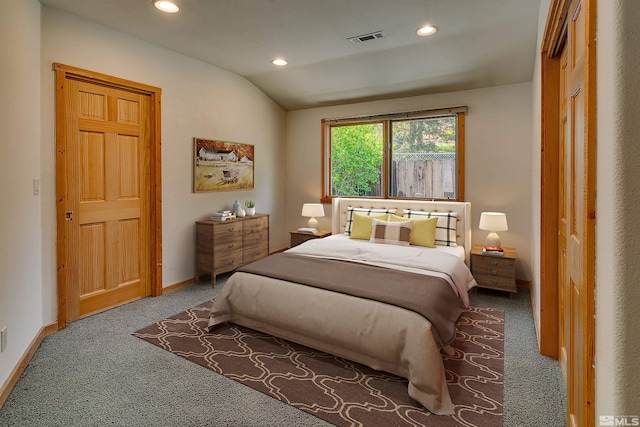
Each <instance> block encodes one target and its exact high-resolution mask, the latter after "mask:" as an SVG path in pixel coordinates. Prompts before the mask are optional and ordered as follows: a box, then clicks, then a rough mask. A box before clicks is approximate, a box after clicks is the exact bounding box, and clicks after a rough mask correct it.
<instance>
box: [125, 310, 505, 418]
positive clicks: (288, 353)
mask: <svg viewBox="0 0 640 427" xmlns="http://www.w3.org/2000/svg"><path fill="white" fill-rule="evenodd" d="M210 306H211V301H208V302H206V303H203V304H200V305H198V306H196V307H194V308H192V309H189V310H186V311H184V312H182V313H179V314H177V315H175V316H172V317H170V318H168V319H165V320H162V321H160V322H157V323H154V324H152V325H150V326H147V327H146V328H143V329H141V330H139V331H137V332H135V333H134V334H133V335H135V336H137V337H139V338H141V339H143V340H145V341H148V342H150V343H152V344H154V345H157V346H159V347H161V348H163V349H165V350H167V351H170V352H172V353H174V354H177V355H179V356H182V357H184V358H186V359H188V360H191V361H193V362H195V363H197V364H199V365H202V366H204V367H206V368H209V369H212V370H213V371H215V372H218V373H220V374H222V375H225V376H227V377H229V378H232V379H234V380H236V381H238V382H240V383H242V384H245V385H247V386H249V387H252V388H254V389H256V390H259V391H261V392H263V393H266V394H267V395H269V396H272V397H274V398H276V399H279V400H281V401H283V402H285V403H287V404H289V405H292V406H294V407H296V408H299V409H301V410H303V411H306V412H308V413H311V414H313V415H315V416H317V417H319V418H321V419H323V420H326V421H328V422H330V423H333V424H335V425H338V426H351V425H364V426H460V425H464V426H491V427H493V426H496V425H502V390H503V344H504V341H503V331H504V320H503V317H504V314H503V312H502V311H501V310H493V309H487V308H477V307H472V308H471V309H470V310H469V311H468V312H465V313H464V314H463V315H462V317H461V318H460V320H459V322H458V333H457V339H456V342H455V344H454V348H455V349H456V351H455V354H454V355H453V356H446V355H443V359H444V365H445V370H446V374H447V383H448V385H449V391H450V394H451V399H452V400H453V403H454V405H456V408H455V414H454V415H452V416H436V415H433V414H431V413H429V412H428V411H426V410H425V409H424V408H423V407H422V406H420V405H419V404H418V403H417V402H416V401H414V400H413V399H412V398H411V397H409V395H408V394H407V380H406V379H404V378H400V377H397V376H395V375H391V374H387V373H384V372H380V371H375V370H373V369H370V368H368V367H366V366H363V365H360V364H356V363H353V362H350V361H348V360H345V359H342V358H339V357H335V356H332V355H329V354H326V353H323V352H320V351H317V350H313V349H310V348H308V347H304V346H300V345H297V344H294V343H291V342H289V341H285V340H282V339H278V338H274V337H272V336H269V335H266V334H263V333H260V332H256V331H253V330H251V329H247V328H244V327H241V326H237V325H232V324H226V325H222V326H220V327H218V328H216V330H215V332H213V333H208V332H206V330H205V329H204V328H205V326H206V325H207V319H208V315H209V307H210Z"/></svg>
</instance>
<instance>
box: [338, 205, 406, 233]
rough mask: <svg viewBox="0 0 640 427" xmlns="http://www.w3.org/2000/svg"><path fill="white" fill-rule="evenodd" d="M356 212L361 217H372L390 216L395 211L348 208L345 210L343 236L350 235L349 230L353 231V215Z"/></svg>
mask: <svg viewBox="0 0 640 427" xmlns="http://www.w3.org/2000/svg"><path fill="white" fill-rule="evenodd" d="M354 212H357V213H359V214H361V215H367V216H374V215H381V214H390V213H396V210H395V209H384V208H383V209H367V208H354V207H352V206H349V207H348V208H347V223H346V224H345V228H344V234H345V235H347V236H350V235H351V230H352V229H353V213H354Z"/></svg>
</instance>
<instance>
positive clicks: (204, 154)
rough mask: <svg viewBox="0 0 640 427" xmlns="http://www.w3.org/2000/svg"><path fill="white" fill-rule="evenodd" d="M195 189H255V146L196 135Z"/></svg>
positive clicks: (198, 191) (204, 190)
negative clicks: (197, 136)
mask: <svg viewBox="0 0 640 427" xmlns="http://www.w3.org/2000/svg"><path fill="white" fill-rule="evenodd" d="M193 147H194V150H193V191H194V192H195V193H202V192H209V191H231V190H251V189H253V162H254V160H255V156H254V149H253V145H250V144H242V143H239V142H229V141H219V140H215V139H202V138H193Z"/></svg>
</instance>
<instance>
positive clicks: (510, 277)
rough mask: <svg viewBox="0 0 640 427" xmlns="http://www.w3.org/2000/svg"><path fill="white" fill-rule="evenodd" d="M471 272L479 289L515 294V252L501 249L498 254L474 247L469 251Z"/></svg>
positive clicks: (509, 249)
mask: <svg viewBox="0 0 640 427" xmlns="http://www.w3.org/2000/svg"><path fill="white" fill-rule="evenodd" d="M471 272H472V273H473V277H474V278H475V279H476V282H477V283H478V287H480V288H488V289H496V290H499V291H507V292H512V293H516V292H517V291H518V290H517V287H516V250H515V249H514V248H502V252H501V253H500V254H497V253H496V254H492V253H491V251H485V249H484V246H482V245H475V246H474V247H473V249H472V250H471Z"/></svg>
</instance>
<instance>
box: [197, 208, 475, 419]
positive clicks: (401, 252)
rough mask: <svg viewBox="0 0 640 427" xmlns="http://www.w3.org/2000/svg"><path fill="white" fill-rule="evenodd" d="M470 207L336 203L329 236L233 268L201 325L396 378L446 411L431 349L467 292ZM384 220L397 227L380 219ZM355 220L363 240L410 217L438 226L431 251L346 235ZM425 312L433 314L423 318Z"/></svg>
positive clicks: (437, 410) (439, 344)
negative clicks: (290, 344)
mask: <svg viewBox="0 0 640 427" xmlns="http://www.w3.org/2000/svg"><path fill="white" fill-rule="evenodd" d="M470 210H471V206H470V204H469V203H465V202H427V201H414V200H380V199H351V198H335V199H333V201H332V235H331V236H329V237H326V238H324V239H312V240H309V241H307V242H305V243H303V244H301V245H299V246H296V247H294V248H291V249H289V250H287V251H285V252H284V253H282V254H275V255H272V256H270V257H267V258H265V259H263V260H260V261H258V262H256V263H252V264H249V265H247V266H244V267H242V268H241V269H239V270H238V271H236V272H235V273H234V274H233V275H232V276H231V277H229V279H228V280H227V282H226V284H225V285H224V287H223V288H222V290H221V291H220V293H219V295H218V297H217V298H216V300H215V302H214V304H213V306H212V308H211V315H210V319H209V326H208V328H209V330H210V331H211V330H213V328H215V326H216V325H218V324H221V323H224V322H232V323H237V324H239V325H243V326H246V327H248V328H252V329H255V330H258V331H261V332H265V333H268V334H271V335H274V336H278V337H281V338H284V339H288V340H291V341H294V342H297V343H299V344H302V345H306V346H308V347H312V348H316V349H318V350H322V351H326V352H328V353H331V354H335V355H337V356H341V357H344V358H346V359H349V360H353V361H355V362H359V363H362V364H365V365H367V366H370V367H372V368H374V369H377V370H382V371H386V372H390V373H393V374H396V375H399V376H402V377H404V378H407V379H408V380H409V385H408V393H409V395H410V396H411V397H412V398H414V399H415V400H416V401H417V402H419V403H420V404H422V405H423V406H424V407H425V408H426V409H428V410H429V411H431V412H433V413H434V414H438V415H447V414H452V413H453V409H454V406H453V403H452V402H451V398H450V395H449V391H448V388H447V384H446V380H445V373H444V367H443V363H442V356H441V353H440V350H441V348H446V346H447V345H448V344H450V343H451V341H452V340H453V339H454V338H455V322H456V320H457V319H458V317H459V316H460V314H461V313H462V311H463V309H464V306H465V305H467V306H468V303H469V300H468V293H467V292H468V290H469V289H471V288H472V287H473V286H475V281H474V279H473V276H472V275H471V273H470V271H469V269H468V268H467V265H468V262H469V257H470V246H471V244H470V242H471V231H470V228H471V227H470ZM392 214H393V215H394V218H395V221H396V222H397V224H396V225H391V224H392V223H390V222H386V220H390V219H391V216H390V215H392ZM363 216H366V217H370V218H371V220H370V221H371V224H372V227H373V228H372V230H373V231H372V232H370V233H371V234H374V233H375V232H376V231H380V230H383V231H384V230H385V227H387V229H388V230H391V231H394V232H396V231H397V234H394V236H396V237H397V236H400V235H401V233H404V232H406V228H407V227H412V226H414V229H413V231H415V230H417V228H416V226H415V225H416V224H418V223H419V219H424V218H427V217H436V218H438V219H437V220H430V221H431V222H429V221H423V222H422V223H421V224H423V225H424V224H427V223H429V224H433V223H434V222H437V225H438V227H437V228H438V230H436V231H435V236H434V238H435V241H436V242H439V244H437V245H436V246H435V247H425V246H418V245H414V244H411V245H407V244H406V242H404V243H401V245H398V244H380V243H379V240H378V243H374V242H372V241H370V240H365V239H361V238H355V237H356V236H355V233H356V232H359V233H362V224H364V223H365V220H364V219H363ZM400 217H402V218H403V219H399V218H400ZM423 217H424V218H423ZM443 218H446V221H445V222H443V221H442V220H443ZM406 220H408V221H410V223H408V222H406ZM366 221H369V219H367V220H366ZM442 224H444V225H445V226H444V227H441V226H442ZM414 234H415V235H417V233H414ZM365 235H366V233H365ZM385 236H386V235H385ZM385 236H383V240H384V238H385ZM378 237H380V236H378ZM386 237H388V236H386ZM403 239H404V238H403ZM404 240H406V239H404ZM384 243H387V241H384ZM352 269H353V271H352ZM301 276H304V277H301ZM345 277H349V278H351V279H348V280H345V279H344V278H345ZM378 277H379V278H378ZM427 281H428V282H429V285H425V283H426V282H427ZM303 282H304V285H301V284H300V283H303ZM352 285H353V288H354V289H355V290H354V289H351V287H352ZM345 288H349V289H348V290H345ZM410 288H411V290H410ZM396 291H397V292H396ZM409 292H417V293H418V294H420V295H419V296H417V297H414V296H409V295H412V294H409ZM380 294H384V295H383V296H379V295H380ZM429 301H431V302H429ZM445 301H446V302H445ZM428 305H431V306H433V308H432V309H431V310H434V312H433V313H430V314H429V313H428V314H426V315H425V314H424V313H422V311H421V310H427V308H425V307H426V306H428ZM425 316H427V317H429V318H430V319H431V320H427V317H425Z"/></svg>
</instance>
